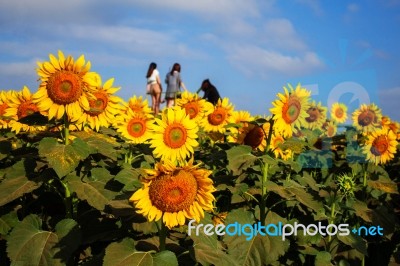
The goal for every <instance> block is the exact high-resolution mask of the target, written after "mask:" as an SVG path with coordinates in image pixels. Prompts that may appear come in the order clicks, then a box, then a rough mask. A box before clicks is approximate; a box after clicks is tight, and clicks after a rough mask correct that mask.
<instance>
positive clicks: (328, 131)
mask: <svg viewBox="0 0 400 266" xmlns="http://www.w3.org/2000/svg"><path fill="white" fill-rule="evenodd" d="M322 129H323V131H324V132H323V134H324V135H325V136H327V137H328V138H332V137H333V136H335V135H336V133H337V125H336V123H335V122H333V121H325V123H323V124H322Z"/></svg>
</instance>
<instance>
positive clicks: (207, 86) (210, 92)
mask: <svg viewBox="0 0 400 266" xmlns="http://www.w3.org/2000/svg"><path fill="white" fill-rule="evenodd" d="M200 89H201V90H202V91H204V96H203V99H206V100H207V101H209V102H210V103H212V104H213V105H216V104H217V102H218V100H219V99H221V97H220V96H219V92H218V90H217V88H216V87H215V86H214V85H213V84H211V82H210V80H209V79H205V80H203V82H202V83H201V88H200Z"/></svg>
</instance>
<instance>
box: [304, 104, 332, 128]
mask: <svg viewBox="0 0 400 266" xmlns="http://www.w3.org/2000/svg"><path fill="white" fill-rule="evenodd" d="M326 111H327V108H326V107H324V106H322V104H321V102H319V103H316V102H315V101H313V102H312V103H311V105H310V107H309V108H308V110H307V114H308V117H306V122H307V123H306V124H305V128H308V129H311V130H313V129H318V128H321V126H322V124H323V123H324V122H325V120H326Z"/></svg>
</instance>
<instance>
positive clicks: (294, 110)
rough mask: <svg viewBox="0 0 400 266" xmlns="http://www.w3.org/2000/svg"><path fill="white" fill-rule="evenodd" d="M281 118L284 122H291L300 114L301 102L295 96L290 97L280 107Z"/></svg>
mask: <svg viewBox="0 0 400 266" xmlns="http://www.w3.org/2000/svg"><path fill="white" fill-rule="evenodd" d="M282 111H283V112H282V118H283V119H284V120H285V122H286V123H288V124H292V123H293V122H294V121H296V119H297V118H298V117H299V115H300V111H301V103H300V101H299V100H298V99H297V98H294V97H291V98H289V100H288V101H287V103H285V105H284V106H283V108H282Z"/></svg>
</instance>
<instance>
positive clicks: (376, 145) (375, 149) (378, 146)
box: [371, 136, 389, 156]
mask: <svg viewBox="0 0 400 266" xmlns="http://www.w3.org/2000/svg"><path fill="white" fill-rule="evenodd" d="M388 148H389V143H388V140H387V139H386V137H385V136H379V137H377V138H376V139H375V140H374V141H373V142H372V146H371V153H372V154H373V155H375V156H381V155H382V154H384V153H385V152H386V151H387V149H388Z"/></svg>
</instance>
